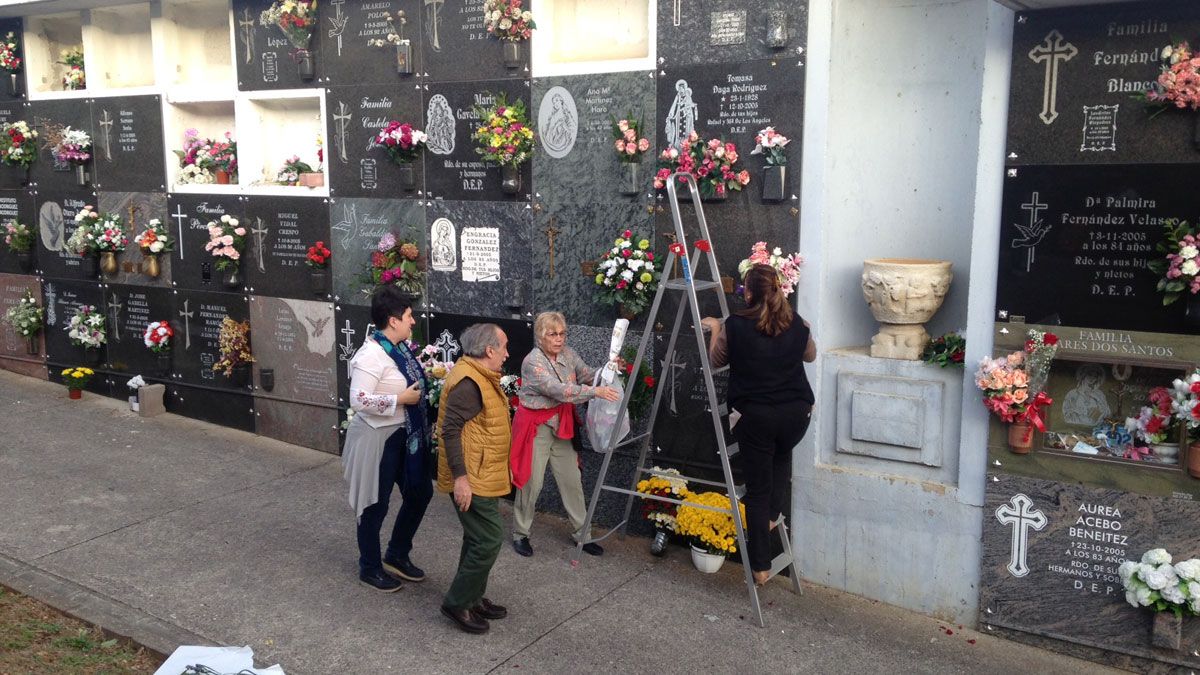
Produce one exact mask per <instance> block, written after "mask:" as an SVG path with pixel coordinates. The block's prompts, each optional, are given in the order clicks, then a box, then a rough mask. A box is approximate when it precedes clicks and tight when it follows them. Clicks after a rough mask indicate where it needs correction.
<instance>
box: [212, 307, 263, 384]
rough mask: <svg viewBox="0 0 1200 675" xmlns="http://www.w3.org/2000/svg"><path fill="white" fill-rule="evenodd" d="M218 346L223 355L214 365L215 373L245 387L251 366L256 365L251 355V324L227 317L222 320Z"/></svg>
mask: <svg viewBox="0 0 1200 675" xmlns="http://www.w3.org/2000/svg"><path fill="white" fill-rule="evenodd" d="M217 344H218V346H219V349H220V351H221V354H220V358H219V359H218V360H217V362H216V363H214V364H213V371H214V372H217V373H221V374H222V375H224V376H225V377H228V378H230V379H233V380H234V383H235V384H237V385H238V386H245V384H247V382H248V380H249V375H250V373H249V369H250V364H251V363H254V356H253V355H252V354H251V353H250V322H249V321H241V322H238V321H234V320H233V319H231V318H230V317H228V316H227V317H225V318H224V319H222V320H221V331H220V333H218V335H217ZM235 371H237V372H235ZM235 374H236V375H237V378H236V379H235V378H234V376H235Z"/></svg>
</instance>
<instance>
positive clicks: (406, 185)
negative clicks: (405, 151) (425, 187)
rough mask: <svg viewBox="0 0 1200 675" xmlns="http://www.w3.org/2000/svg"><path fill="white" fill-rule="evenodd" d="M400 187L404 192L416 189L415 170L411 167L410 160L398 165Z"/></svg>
mask: <svg viewBox="0 0 1200 675" xmlns="http://www.w3.org/2000/svg"><path fill="white" fill-rule="evenodd" d="M400 187H401V189H403V190H404V191H405V192H412V191H413V190H416V189H417V170H416V169H415V168H413V165H412V163H411V162H405V163H404V164H401V165H400Z"/></svg>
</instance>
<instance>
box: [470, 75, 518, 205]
mask: <svg viewBox="0 0 1200 675" xmlns="http://www.w3.org/2000/svg"><path fill="white" fill-rule="evenodd" d="M495 99H496V103H495V105H492V106H490V107H486V108H479V107H476V108H475V114H476V115H477V116H478V118H479V120H480V124H479V126H478V127H477V128H476V129H475V132H474V133H473V134H471V138H472V139H473V140H474V141H475V143H476V145H477V147H476V148H475V152H476V153H478V154H479V156H480V157H483V159H484V161H486V162H491V163H493V164H499V165H500V174H501V179H502V183H501V187H502V188H503V190H504V192H505V194H517V193H518V192H520V191H521V174H520V171H519V167H520V166H521V165H522V164H524V163H525V161H526V160H528V159H529V157H530V155H531V154H532V153H533V129H532V128H530V126H529V116H528V114H527V113H526V111H525V102H524V101H522V100H520V99H517V101H516V102H515V103H513V104H512V105H509V104H508V101H507V99H506V98H505V96H504V94H499V95H497V96H496V97H495Z"/></svg>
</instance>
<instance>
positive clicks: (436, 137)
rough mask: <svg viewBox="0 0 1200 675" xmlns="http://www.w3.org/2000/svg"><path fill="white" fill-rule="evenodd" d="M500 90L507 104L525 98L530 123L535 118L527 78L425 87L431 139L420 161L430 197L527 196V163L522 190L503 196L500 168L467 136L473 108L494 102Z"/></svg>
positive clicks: (475, 122) (427, 130)
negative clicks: (493, 164) (490, 161)
mask: <svg viewBox="0 0 1200 675" xmlns="http://www.w3.org/2000/svg"><path fill="white" fill-rule="evenodd" d="M500 94H504V95H506V97H507V100H508V102H509V103H515V102H516V101H517V100H518V99H520V100H523V101H525V104H526V108H527V109H528V111H529V116H530V123H531V124H532V123H533V121H534V119H535V118H536V115H537V109H536V108H534V107H533V106H532V105H530V103H529V100H530V97H529V83H528V82H524V83H522V82H519V81H491V82H468V83H462V84H432V85H429V89H428V90H427V91H426V92H425V95H426V104H425V105H426V110H425V133H427V134H429V143H428V148H427V149H426V151H425V153H424V161H425V189H426V190H427V191H428V193H429V195H430V196H431V197H435V198H438V199H447V200H484V201H514V200H520V199H524V198H527V197H528V195H529V193H530V191H531V185H530V181H531V169H530V166H529V164H530V163H529V162H526V163H525V164H523V165H522V166H521V171H520V173H521V190H520V194H519V195H512V196H510V195H506V194H504V193H503V192H502V191H501V189H500V167H499V166H489V165H488V164H485V163H484V161H483V159H482V158H481V157H480V156H479V154H478V153H477V152H476V151H475V149H476V143H475V141H474V140H472V139H471V134H472V133H473V132H474V131H475V128H476V127H477V126H478V124H479V119H478V116H477V115H476V114H475V111H474V109H475V107H476V106H478V107H480V108H483V107H490V106H492V105H494V104H495V102H496V99H495V97H496V96H498V95H500ZM535 133H536V132H535ZM535 143H536V139H535Z"/></svg>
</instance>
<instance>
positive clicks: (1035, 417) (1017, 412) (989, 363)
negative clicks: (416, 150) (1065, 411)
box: [975, 330, 1058, 431]
mask: <svg viewBox="0 0 1200 675" xmlns="http://www.w3.org/2000/svg"><path fill="white" fill-rule="evenodd" d="M1057 345H1058V337H1057V336H1056V335H1054V334H1053V333H1043V332H1041V331H1033V330H1031V331H1030V332H1029V340H1028V341H1026V343H1025V351H1020V352H1013V353H1011V354H1009V355H1007V356H1004V357H1002V358H997V359H989V358H987V357H986V356H985V357H984V358H983V359H981V360H980V362H979V369H978V370H976V371H975V386H977V387H979V389H980V391H982V392H983V404H984V406H986V407H987V409H988V410H990V411H991V412H992V413H993V414H995V415H996V416H997V417H999V418H1000V420H1001V421H1003V422H1005V423H1009V424H1011V423H1014V422H1028V423H1030V424H1032V425H1033V426H1034V427H1037V430H1038V431H1045V430H1046V425H1045V424H1044V423H1043V422H1042V413H1041V411H1042V409H1043V408H1045V407H1047V406H1049V405H1050V404H1051V403H1053V402H1054V401H1053V400H1052V399H1051V398H1050V397H1049V396H1048V395H1047V394H1046V392H1044V391H1041V387H1042V386H1043V385H1044V384H1045V379H1044V378H1045V373H1046V372H1048V371H1049V364H1050V360H1051V359H1053V358H1054V352H1055V351H1056V350H1057ZM1031 370H1032V372H1030V371H1031Z"/></svg>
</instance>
